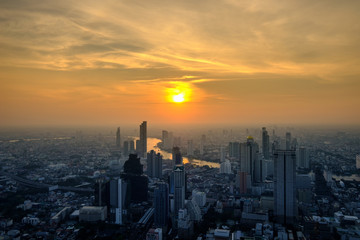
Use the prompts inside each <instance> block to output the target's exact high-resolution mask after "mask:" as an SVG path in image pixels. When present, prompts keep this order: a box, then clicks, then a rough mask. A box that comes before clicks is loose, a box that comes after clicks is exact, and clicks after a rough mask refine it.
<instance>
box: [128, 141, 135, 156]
mask: <svg viewBox="0 0 360 240" xmlns="http://www.w3.org/2000/svg"><path fill="white" fill-rule="evenodd" d="M129 153H131V154H134V153H135V145H134V140H130V141H129Z"/></svg>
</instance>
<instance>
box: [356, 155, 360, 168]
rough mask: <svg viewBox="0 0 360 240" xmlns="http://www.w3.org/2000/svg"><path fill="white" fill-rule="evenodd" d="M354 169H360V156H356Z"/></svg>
mask: <svg viewBox="0 0 360 240" xmlns="http://www.w3.org/2000/svg"><path fill="white" fill-rule="evenodd" d="M356 169H360V154H356Z"/></svg>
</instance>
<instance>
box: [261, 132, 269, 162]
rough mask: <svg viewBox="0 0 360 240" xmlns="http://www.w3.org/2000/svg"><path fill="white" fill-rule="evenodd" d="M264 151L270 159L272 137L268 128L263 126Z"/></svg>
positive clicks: (265, 155) (265, 156)
mask: <svg viewBox="0 0 360 240" xmlns="http://www.w3.org/2000/svg"><path fill="white" fill-rule="evenodd" d="M262 152H263V155H264V158H265V159H270V139H269V134H268V132H267V131H266V128H265V127H263V128H262Z"/></svg>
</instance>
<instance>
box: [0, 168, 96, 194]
mask: <svg viewBox="0 0 360 240" xmlns="http://www.w3.org/2000/svg"><path fill="white" fill-rule="evenodd" d="M0 175H3V176H6V177H8V178H10V179H12V180H14V181H16V182H17V183H19V184H21V185H23V186H26V187H31V188H36V189H46V190H49V188H53V189H54V190H62V191H70V192H94V189H92V188H77V187H71V186H57V187H56V186H53V185H50V184H46V183H39V182H34V181H31V180H29V179H25V178H22V177H19V176H16V175H14V174H11V173H8V172H4V171H0Z"/></svg>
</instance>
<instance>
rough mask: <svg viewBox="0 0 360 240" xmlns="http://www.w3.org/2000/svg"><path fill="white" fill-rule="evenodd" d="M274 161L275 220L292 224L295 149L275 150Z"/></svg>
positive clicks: (293, 216)
mask: <svg viewBox="0 0 360 240" xmlns="http://www.w3.org/2000/svg"><path fill="white" fill-rule="evenodd" d="M274 161H275V166H274V185H275V186H274V198H275V199H274V200H275V204H274V214H275V217H276V220H277V222H279V223H282V224H292V223H294V218H295V217H296V213H297V209H296V174H295V169H296V154H295V151H294V150H277V151H276V152H275V154H274Z"/></svg>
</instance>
